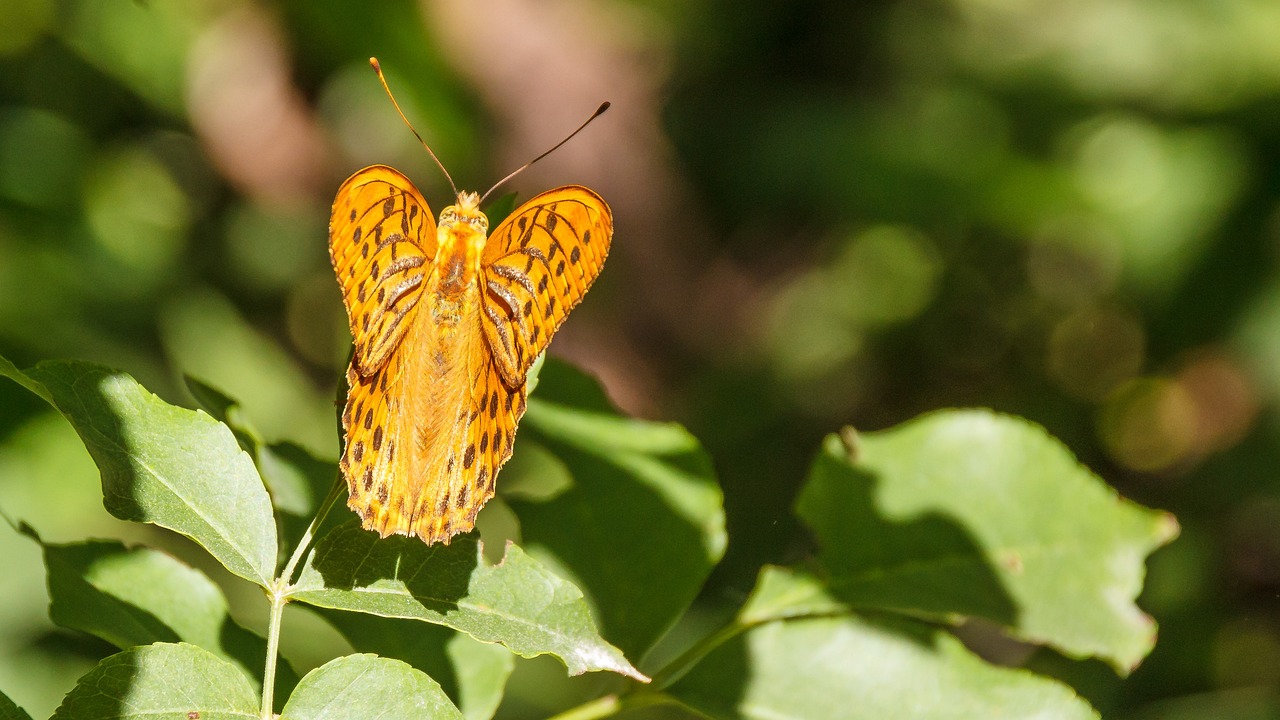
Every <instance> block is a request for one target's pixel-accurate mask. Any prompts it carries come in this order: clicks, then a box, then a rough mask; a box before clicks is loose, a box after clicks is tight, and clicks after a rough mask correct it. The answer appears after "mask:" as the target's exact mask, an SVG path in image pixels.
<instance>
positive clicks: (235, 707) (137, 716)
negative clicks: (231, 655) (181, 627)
mask: <svg viewBox="0 0 1280 720" xmlns="http://www.w3.org/2000/svg"><path fill="white" fill-rule="evenodd" d="M193 713H195V714H194V715H193ZM192 717H199V718H200V720H224V719H225V718H244V719H245V720H256V719H257V718H258V717H259V714H258V698H257V696H256V694H255V693H254V692H253V687H252V686H250V685H249V680H248V679H247V678H246V677H245V676H244V675H243V674H242V673H241V672H240V671H239V670H238V669H236V666H234V665H232V664H231V663H229V662H227V661H225V660H222V659H220V658H218V657H217V656H215V655H213V654H212V653H210V652H208V651H206V650H203V649H201V648H198V647H196V646H195V645H187V644H184V643H179V644H176V645H175V644H169V643H158V644H156V645H147V646H145V647H138V648H133V649H132V650H126V651H124V652H122V653H117V654H115V655H112V656H111V657H109V658H107V659H105V660H103V661H102V662H100V663H98V665H97V667H95V668H94V669H93V670H90V671H89V672H88V674H86V675H85V676H84V677H82V678H80V681H79V682H78V683H76V686H75V687H74V688H73V689H72V690H71V692H69V693H67V696H66V697H65V698H63V700H62V705H61V706H59V707H58V710H57V712H55V713H54V715H53V718H54V720H100V719H101V718H116V719H118V720H190V718H192Z"/></svg>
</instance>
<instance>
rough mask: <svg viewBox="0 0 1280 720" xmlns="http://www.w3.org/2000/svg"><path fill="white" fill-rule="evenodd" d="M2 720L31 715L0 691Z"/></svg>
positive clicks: (24, 719) (20, 719)
mask: <svg viewBox="0 0 1280 720" xmlns="http://www.w3.org/2000/svg"><path fill="white" fill-rule="evenodd" d="M3 362H4V358H0V363H3ZM0 720H31V716H30V715H28V714H27V711H26V710H23V709H22V708H20V707H18V704H17V703H15V702H14V701H12V700H10V699H9V696H8V695H5V694H4V693H2V692H0Z"/></svg>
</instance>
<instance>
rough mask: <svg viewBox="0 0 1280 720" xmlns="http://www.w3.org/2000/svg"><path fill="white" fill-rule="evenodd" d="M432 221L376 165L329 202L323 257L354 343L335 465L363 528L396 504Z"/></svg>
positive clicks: (396, 179) (389, 514)
mask: <svg viewBox="0 0 1280 720" xmlns="http://www.w3.org/2000/svg"><path fill="white" fill-rule="evenodd" d="M435 227H436V226H435V219H434V218H432V216H431V211H430V210H429V209H428V207H427V203H426V201H425V200H423V198H422V195H421V194H420V193H419V192H418V190H417V189H416V188H415V187H414V186H413V183H411V182H410V181H409V180H408V179H407V178H405V177H404V175H401V174H400V173H399V172H398V171H396V170H394V169H392V168H389V167H386V166H382V165H375V166H371V167H367V168H365V169H363V170H361V171H359V172H357V173H356V174H354V175H352V176H351V177H350V178H348V179H347V181H346V182H345V183H343V184H342V187H341V188H339V190H338V194H337V197H336V198H335V199H334V202H333V213H332V215H331V216H330V221H329V255H330V259H331V260H332V261H333V268H334V271H335V272H336V273H337V276H338V283H339V286H340V288H341V290H342V299H343V303H344V305H345V306H346V309H347V318H348V320H349V321H350V324H351V334H352V337H353V338H354V340H355V352H354V354H353V355H352V358H351V366H350V368H349V369H348V371H347V384H348V387H349V390H348V393H347V403H346V408H345V410H344V412H343V414H342V425H343V430H344V431H345V434H346V445H345V447H344V449H343V455H342V459H341V466H342V470H343V475H344V476H345V477H346V480H347V485H348V488H349V489H350V493H351V495H350V505H351V508H352V509H353V510H355V511H356V512H357V513H358V514H359V515H360V516H361V518H362V519H363V520H364V522H365V526H366V527H371V528H372V527H385V526H387V524H388V522H389V521H390V519H391V518H393V517H394V515H395V513H394V502H395V501H397V500H399V501H400V502H403V500H402V499H401V498H403V495H404V492H403V490H402V488H400V484H401V483H403V482H404V480H405V479H404V478H401V477H400V475H401V473H398V472H397V467H398V466H400V465H402V463H400V462H397V460H398V458H397V457H396V450H397V438H398V435H399V433H398V424H397V418H398V417H399V415H400V410H399V405H400V396H399V393H400V389H401V388H400V372H401V363H399V362H397V361H396V356H395V352H394V351H395V350H396V348H397V347H398V346H399V345H400V343H401V341H402V340H403V339H404V336H405V334H406V332H407V331H408V330H409V329H410V327H411V326H412V324H413V319H414V317H415V315H416V306H417V304H418V302H419V301H420V299H421V295H422V292H423V285H424V284H425V282H426V279H427V276H428V274H429V271H430V266H431V262H432V260H433V259H434V256H435V250H436V231H435Z"/></svg>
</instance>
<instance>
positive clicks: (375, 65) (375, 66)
mask: <svg viewBox="0 0 1280 720" xmlns="http://www.w3.org/2000/svg"><path fill="white" fill-rule="evenodd" d="M369 64H370V65H371V66H373V71H374V72H376V73H378V80H380V81H381V82H382V89H383V90H386V91H387V97H389V98H391V104H392V105H395V106H396V112H398V113H400V119H401V120H403V121H404V124H405V125H408V126H409V130H410V131H411V132H412V133H413V136H414V137H416V138H418V142H420V143H422V147H424V148H426V149H427V154H428V155H430V156H431V159H432V160H435V161H436V165H438V166H439V167H440V172H442V173H444V177H445V179H446V180H448V181H449V187H451V188H453V194H454V196H457V194H458V186H457V185H454V184H453V177H451V176H450V175H449V171H448V170H446V169H445V168H444V163H442V162H440V158H438V157H436V154H435V153H434V152H432V151H431V146H430V145H427V141H426V140H423V139H422V136H421V135H419V134H418V131H417V130H414V128H413V123H410V122H409V118H407V117H405V116H404V111H403V110H401V109H400V103H398V102H396V96H395V95H392V94H391V87H390V86H389V85H387V78H386V77H384V76H383V75H382V66H381V65H379V64H378V58H376V57H371V58H369ZM597 114H598V113H597ZM570 137H572V136H570ZM521 169H522V170H523V169H524V168H521Z"/></svg>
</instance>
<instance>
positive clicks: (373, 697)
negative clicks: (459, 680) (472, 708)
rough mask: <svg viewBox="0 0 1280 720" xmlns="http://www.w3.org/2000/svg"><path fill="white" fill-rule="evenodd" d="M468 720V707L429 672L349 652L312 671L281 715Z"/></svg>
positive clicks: (295, 718)
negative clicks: (461, 709) (456, 704)
mask: <svg viewBox="0 0 1280 720" xmlns="http://www.w3.org/2000/svg"><path fill="white" fill-rule="evenodd" d="M329 718H345V719H347V720H364V719H366V718H367V719H368V720H384V719H386V718H422V719H423V720H462V713H460V712H458V709H457V708H456V707H454V706H453V703H451V702H449V698H448V697H446V696H445V694H444V691H443V690H441V689H440V686H439V685H438V684H436V682H435V681H434V680H432V679H431V678H430V677H428V676H427V675H426V674H424V673H422V672H420V671H418V670H415V669H413V668H412V667H410V666H409V665H407V664H405V663H403V662H400V661H399V660H389V659H387V658H380V657H378V656H376V655H348V656H346V657H340V658H338V659H336V660H331V661H329V662H328V663H325V664H324V665H323V666H321V667H318V668H316V669H315V670H312V671H311V672H309V673H307V675H306V677H304V678H302V681H301V682H299V683H298V688H297V690H295V691H294V692H293V695H292V696H290V698H289V701H288V702H287V703H285V706H284V711H283V712H281V713H280V720H328V719H329Z"/></svg>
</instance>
